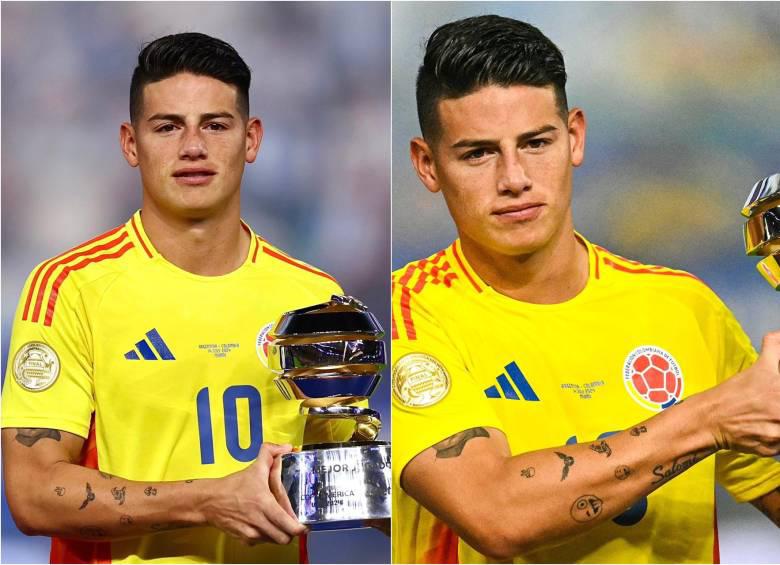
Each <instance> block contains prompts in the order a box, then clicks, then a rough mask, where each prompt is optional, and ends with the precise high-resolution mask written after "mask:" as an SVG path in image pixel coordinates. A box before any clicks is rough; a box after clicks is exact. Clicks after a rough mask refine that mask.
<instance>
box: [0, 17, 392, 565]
mask: <svg viewBox="0 0 780 565" xmlns="http://www.w3.org/2000/svg"><path fill="white" fill-rule="evenodd" d="M182 31H200V32H203V33H207V34H211V35H215V36H217V37H219V38H221V39H224V40H226V41H228V42H229V43H231V44H232V45H233V46H234V47H235V48H236V49H237V50H238V51H239V53H240V54H241V55H242V57H243V58H244V59H245V60H246V62H247V64H248V65H249V66H250V68H251V69H252V71H253V77H252V78H253V80H252V87H251V91H250V103H251V109H252V113H253V114H254V115H258V116H260V117H261V118H262V120H263V123H264V126H265V138H264V140H263V146H262V149H261V153H260V155H259V157H258V161H257V162H256V163H255V164H254V165H250V166H248V168H247V169H246V173H245V175H244V182H243V216H244V218H245V219H246V220H247V221H248V222H249V223H250V225H252V226H253V228H254V229H255V230H256V231H257V232H258V233H260V234H261V235H262V236H263V237H265V238H266V239H268V240H269V241H271V242H272V243H274V244H276V245H278V246H279V247H281V248H282V249H284V250H285V251H287V252H289V253H291V254H292V255H294V256H295V257H298V258H300V259H302V260H304V261H306V262H309V263H311V264H313V265H316V266H318V267H320V268H322V269H325V270H327V271H328V272H330V273H331V274H333V275H334V276H336V277H337V278H338V280H339V281H340V282H341V284H342V286H343V287H344V289H345V290H346V291H347V292H348V293H350V294H353V295H355V296H358V297H360V298H361V299H362V300H364V301H365V302H366V304H367V305H368V306H369V307H370V308H371V310H372V311H373V312H375V313H376V314H377V315H378V316H379V318H380V320H381V322H382V324H383V326H384V327H385V328H389V317H388V316H387V313H388V312H389V278H388V269H389V265H390V239H389V238H390V186H389V185H390V159H389V155H390V77H389V68H390V6H389V4H388V3H368V2H365V3H286V2H283V3H270V2H269V3H256V2H246V3H245V2H237V3H228V2H225V3H200V2H198V3H186V2H170V3H157V2H138V3H136V2H106V3H94V2H86V3H70V2H67V3H65V2H62V3H60V2H57V3H38V2H29V3H3V5H2V84H3V92H2V94H3V95H2V123H3V135H2V267H3V269H2V354H3V367H5V365H6V360H7V354H8V351H7V350H8V341H9V338H10V331H11V324H12V321H13V314H14V311H15V308H16V303H17V301H18V299H19V294H20V292H21V289H22V286H23V284H24V280H25V278H26V276H27V274H28V273H29V272H30V271H31V269H32V268H33V267H34V266H35V265H36V264H37V263H38V262H40V261H42V260H44V259H46V258H48V257H51V256H53V255H56V254H57V253H60V252H62V251H64V250H66V249H68V248H70V247H71V246H73V245H75V244H78V243H80V242H82V241H85V240H87V239H89V238H90V237H92V236H94V235H96V234H99V233H102V232H104V231H106V230H107V229H109V228H111V227H113V226H115V225H118V224H120V223H122V222H124V221H126V219H127V218H128V217H129V216H130V214H132V212H133V211H135V210H136V209H137V208H138V207H139V206H140V203H141V199H140V195H141V191H140V185H139V179H138V173H137V171H135V170H133V169H131V168H130V167H128V166H127V165H126V163H125V162H124V159H123V158H122V156H121V154H120V151H119V145H118V142H117V140H118V132H119V124H120V122H122V121H125V120H127V118H128V109H127V106H128V90H129V86H130V76H131V73H132V71H133V68H134V67H135V62H136V59H137V54H138V51H139V50H140V48H141V47H142V46H143V45H144V44H145V43H146V42H148V41H151V40H153V39H155V38H157V37H159V36H162V35H166V34H169V33H177V32H182ZM387 381H388V380H387V378H385V379H384V382H383V384H382V386H381V387H380V389H379V390H378V391H377V393H376V394H375V396H374V405H376V406H377V407H378V408H379V410H380V412H382V413H383V414H384V415H385V420H384V421H385V428H386V429H385V430H384V432H383V435H384V436H385V438H387V437H389V420H390V417H389V415H390V410H389V386H388V382H387ZM2 518H3V520H2V556H1V559H2V562H4V563H43V562H48V550H49V541H48V539H47V538H28V537H24V536H22V535H21V534H20V533H19V532H18V531H17V530H16V528H15V527H14V523H13V520H12V519H11V517H10V514H9V513H8V509H7V506H6V502H5V496H4V495H3V501H2ZM389 545H390V544H389V540H388V538H386V537H385V536H384V535H383V534H381V533H379V532H377V531H375V530H357V531H353V532H343V533H315V534H313V535H312V537H311V541H310V556H311V558H312V561H313V562H344V563H349V562H354V563H374V562H377V563H382V562H384V563H387V562H388V561H389V558H390V552H389Z"/></svg>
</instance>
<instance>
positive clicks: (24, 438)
mask: <svg viewBox="0 0 780 565" xmlns="http://www.w3.org/2000/svg"><path fill="white" fill-rule="evenodd" d="M46 438H48V439H53V440H54V441H60V440H61V439H62V435H61V434H60V431H59V430H52V429H49V428H19V429H17V430H16V441H18V442H19V443H21V444H22V445H24V446H25V447H32V446H33V445H35V444H36V443H37V442H38V441H39V440H42V439H46Z"/></svg>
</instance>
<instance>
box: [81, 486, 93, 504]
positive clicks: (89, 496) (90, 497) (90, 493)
mask: <svg viewBox="0 0 780 565" xmlns="http://www.w3.org/2000/svg"><path fill="white" fill-rule="evenodd" d="M93 500H95V493H94V492H93V491H92V487H91V486H89V483H87V498H85V499H84V502H82V503H81V506H79V510H84V509H85V508H86V507H87V504H89V503H90V502H92V501H93Z"/></svg>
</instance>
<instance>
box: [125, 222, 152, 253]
mask: <svg viewBox="0 0 780 565" xmlns="http://www.w3.org/2000/svg"><path fill="white" fill-rule="evenodd" d="M130 224H131V225H132V226H133V231H134V232H135V236H136V237H137V238H138V241H140V242H141V247H143V248H144V251H146V254H147V255H148V256H149V259H151V258H152V253H151V252H150V251H149V249H148V248H147V247H146V243H144V238H142V237H141V232H140V231H138V228H137V227H136V225H135V216H133V217H132V218H130Z"/></svg>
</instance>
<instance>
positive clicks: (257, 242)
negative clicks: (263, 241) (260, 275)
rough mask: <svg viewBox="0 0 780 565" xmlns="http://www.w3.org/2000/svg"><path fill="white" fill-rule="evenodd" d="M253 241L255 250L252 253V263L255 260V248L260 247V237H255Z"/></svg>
mask: <svg viewBox="0 0 780 565" xmlns="http://www.w3.org/2000/svg"><path fill="white" fill-rule="evenodd" d="M254 243H255V251H254V253H252V263H256V262H257V250H258V249H260V238H259V237H255V241H254Z"/></svg>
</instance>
